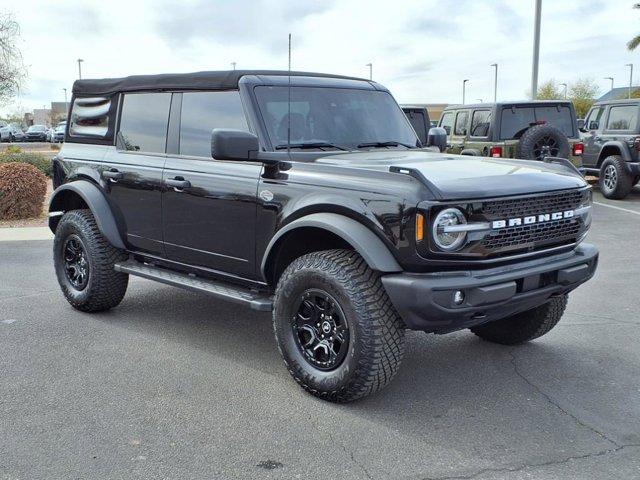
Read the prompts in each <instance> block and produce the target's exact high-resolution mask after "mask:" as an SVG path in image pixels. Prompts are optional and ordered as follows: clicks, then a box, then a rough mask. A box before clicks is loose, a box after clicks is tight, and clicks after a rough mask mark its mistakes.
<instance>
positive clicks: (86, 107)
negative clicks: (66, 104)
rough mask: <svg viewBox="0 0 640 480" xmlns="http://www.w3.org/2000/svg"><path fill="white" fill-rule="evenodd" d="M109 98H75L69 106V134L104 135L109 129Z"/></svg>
mask: <svg viewBox="0 0 640 480" xmlns="http://www.w3.org/2000/svg"><path fill="white" fill-rule="evenodd" d="M110 110H111V99H109V98H106V97H86V98H76V99H75V100H74V101H73V106H72V108H71V125H70V127H69V135H71V136H72V137H106V136H107V132H108V130H109V112H110Z"/></svg>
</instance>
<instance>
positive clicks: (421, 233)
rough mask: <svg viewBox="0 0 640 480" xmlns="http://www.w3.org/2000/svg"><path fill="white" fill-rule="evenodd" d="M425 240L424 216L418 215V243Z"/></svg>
mask: <svg viewBox="0 0 640 480" xmlns="http://www.w3.org/2000/svg"><path fill="white" fill-rule="evenodd" d="M422 240H424V215H423V214H421V213H418V214H416V242H421V241H422Z"/></svg>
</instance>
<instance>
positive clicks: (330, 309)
mask: <svg viewBox="0 0 640 480" xmlns="http://www.w3.org/2000/svg"><path fill="white" fill-rule="evenodd" d="M445 141H446V138H445V135H444V132H443V131H442V130H441V129H434V130H433V131H432V132H431V135H430V136H429V143H431V144H432V145H431V147H429V148H421V144H420V142H419V141H418V139H417V137H416V134H415V132H414V130H413V129H412V128H411V126H410V124H409V122H408V120H407V118H406V117H405V116H404V114H403V112H402V110H401V109H400V107H399V106H398V104H397V103H396V102H395V100H394V99H393V97H392V96H391V94H390V93H389V92H388V91H387V90H386V89H385V88H384V87H382V86H381V85H379V84H377V83H375V82H371V81H367V80H361V79H353V78H348V77H338V76H329V75H320V74H311V73H291V74H290V75H288V74H287V72H273V71H232V72H199V73H193V74H172V75H155V76H133V77H127V78H118V79H103V80H79V81H76V82H75V84H74V87H73V99H72V109H71V112H70V114H69V122H68V124H67V131H66V137H65V144H64V146H63V147H62V149H61V151H60V152H59V154H58V155H57V157H56V158H55V159H54V181H55V187H56V189H55V192H54V193H53V197H52V199H51V204H50V214H49V219H50V220H49V222H50V228H51V230H52V231H53V232H54V233H55V240H54V252H53V253H54V260H55V270H56V274H57V278H58V281H59V283H60V286H61V288H62V291H63V293H64V295H65V297H66V298H67V300H68V301H69V303H70V304H71V305H72V306H73V307H75V308H76V309H78V310H81V311H85V312H95V311H100V310H106V309H109V308H112V307H115V306H116V305H118V304H119V303H120V302H121V301H122V299H123V297H124V294H125V291H126V289H127V281H128V277H129V275H137V276H140V277H144V278H148V279H152V280H156V281H159V282H163V283H166V284H169V285H174V286H178V287H183V288H187V289H190V290H193V291H197V292H203V293H208V294H211V295H214V296H216V297H219V298H222V299H228V300H231V301H235V302H239V303H242V304H245V305H247V306H249V307H251V308H253V309H256V310H262V311H273V327H274V332H275V337H276V341H277V344H278V347H279V349H280V352H281V353H282V356H283V358H284V362H285V364H286V366H287V368H288V370H289V372H290V373H291V375H292V376H293V377H294V378H295V380H296V381H297V382H298V383H299V384H300V385H301V386H302V387H304V388H305V389H306V390H307V391H309V392H310V393H312V394H313V395H317V396H319V397H321V398H324V399H327V400H331V401H338V402H346V401H350V400H355V399H357V398H360V397H363V396H365V395H368V394H370V393H372V392H374V391H376V390H378V389H380V388H381V387H383V386H384V385H386V384H387V383H388V382H389V381H390V380H391V378H392V377H393V376H394V375H395V373H396V372H397V370H398V366H399V364H400V361H401V359H402V356H403V349H404V339H405V330H406V329H414V330H422V331H425V332H433V333H447V332H451V331H454V330H460V329H465V328H469V329H471V330H472V332H474V333H475V334H476V335H478V336H480V337H481V338H483V339H485V340H488V341H492V342H498V343H502V344H517V343H521V342H525V341H528V340H531V339H534V338H536V337H539V336H541V335H543V334H545V333H547V332H548V331H549V330H550V329H551V328H553V326H554V325H555V324H556V323H557V322H558V321H559V320H560V317H561V316H562V314H563V311H564V309H565V306H566V303H567V295H568V293H569V292H570V291H571V290H573V289H575V288H576V287H577V286H578V285H580V284H581V283H583V282H585V281H586V280H588V279H589V278H591V277H592V276H593V274H594V271H595V269H596V263H597V257H598V252H597V250H596V248H595V247H593V246H592V245H589V244H587V243H584V242H583V239H584V237H585V235H586V234H587V230H588V228H589V225H590V222H591V213H590V209H591V191H590V187H589V186H588V185H587V184H586V183H585V181H584V180H583V179H582V177H581V176H580V175H579V173H578V172H577V171H576V170H575V169H574V168H573V166H571V165H570V164H568V162H566V161H565V160H554V159H548V161H546V162H536V161H525V160H496V159H492V158H479V157H469V156H459V155H448V154H443V153H441V152H440V150H439V149H440V148H444V142H445ZM435 147H438V148H435ZM430 150H431V151H430Z"/></svg>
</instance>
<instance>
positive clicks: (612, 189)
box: [598, 155, 633, 200]
mask: <svg viewBox="0 0 640 480" xmlns="http://www.w3.org/2000/svg"><path fill="white" fill-rule="evenodd" d="M609 171H611V173H614V174H615V178H614V179H613V180H609V179H611V177H610V176H609V175H610V173H609ZM598 185H599V187H600V191H601V192H602V195H604V196H605V197H606V198H611V199H614V200H621V199H623V198H625V197H626V196H627V195H629V192H631V189H632V188H633V177H632V176H631V175H629V174H628V173H627V170H626V169H625V165H624V160H623V159H622V157H621V156H620V155H610V156H608V157H607V158H605V159H604V160H603V162H602V166H601V167H600V178H598Z"/></svg>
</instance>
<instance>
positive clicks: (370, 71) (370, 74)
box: [365, 63, 373, 80]
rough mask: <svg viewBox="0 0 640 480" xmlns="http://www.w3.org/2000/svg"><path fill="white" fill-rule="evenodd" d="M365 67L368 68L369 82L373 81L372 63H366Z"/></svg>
mask: <svg viewBox="0 0 640 480" xmlns="http://www.w3.org/2000/svg"><path fill="white" fill-rule="evenodd" d="M365 67H369V80H373V63H367V64H366V65H365Z"/></svg>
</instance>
